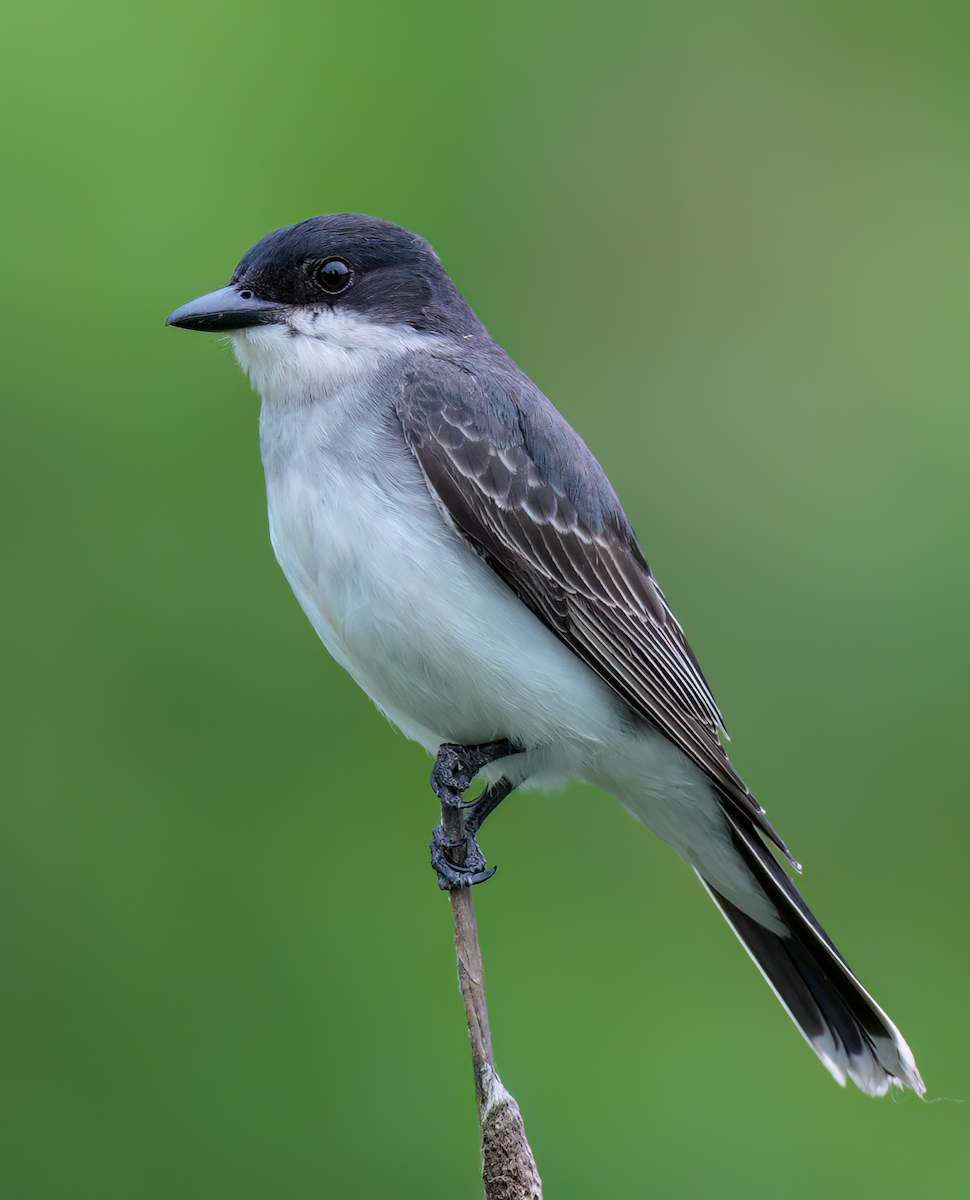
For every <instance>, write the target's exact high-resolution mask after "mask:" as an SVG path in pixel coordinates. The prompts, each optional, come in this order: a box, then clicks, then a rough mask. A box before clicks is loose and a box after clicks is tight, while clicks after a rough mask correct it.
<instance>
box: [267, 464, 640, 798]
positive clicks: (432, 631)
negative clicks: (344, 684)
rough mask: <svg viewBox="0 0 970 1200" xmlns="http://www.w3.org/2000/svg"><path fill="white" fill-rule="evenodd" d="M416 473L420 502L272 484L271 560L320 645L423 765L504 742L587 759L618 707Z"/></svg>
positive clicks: (297, 478)
mask: <svg viewBox="0 0 970 1200" xmlns="http://www.w3.org/2000/svg"><path fill="white" fill-rule="evenodd" d="M414 470H415V480H416V482H417V484H418V485H419V486H420V488H422V489H423V490H424V495H423V496H422V495H421V493H420V492H418V491H417V490H416V489H411V488H407V489H405V490H404V491H403V493H399V491H398V489H397V488H396V487H392V488H391V489H390V490H387V489H386V480H381V481H380V486H378V485H377V483H376V481H367V480H365V479H361V478H360V477H356V478H353V479H350V478H348V479H346V480H339V479H335V478H334V476H333V474H332V473H330V472H327V478H326V482H325V483H324V484H323V486H321V484H320V482H319V481H318V480H314V481H313V482H311V481H309V480H308V479H307V478H306V475H305V473H304V471H302V470H301V471H289V472H287V473H286V474H285V475H284V476H283V477H282V478H281V479H278V480H276V481H273V482H271V483H270V485H269V488H268V492H269V510H270V526H271V535H272V539H273V547H274V549H275V551H276V555H277V558H278V559H279V562H280V565H281V566H282V568H283V571H284V572H285V574H286V577H287V579H288V580H289V582H290V585H291V586H292V588H293V591H294V592H295V593H296V596H297V598H298V599H299V601H300V604H301V605H302V607H303V609H304V611H305V612H306V614H307V616H308V617H309V619H310V621H311V622H312V624H313V626H314V628H315V629H316V631H317V633H318V634H319V636H320V638H321V639H322V640H323V642H324V644H325V645H326V647H327V649H328V650H329V651H330V653H331V654H332V655H333V657H334V658H335V659H336V660H337V661H338V662H339V663H340V664H341V665H342V666H344V667H345V668H346V669H347V671H349V672H350V674H351V675H352V676H353V677H354V679H355V680H356V681H357V682H358V683H359V684H360V686H361V687H362V688H363V689H364V691H366V692H367V694H368V695H369V696H370V697H371V698H372V699H373V700H374V702H375V703H376V704H377V705H378V707H379V708H380V709H382V710H383V711H384V712H385V713H386V714H387V716H388V717H390V719H391V720H392V721H394V723H395V724H396V725H398V726H399V728H400V729H401V730H402V731H403V732H404V733H405V734H406V735H407V736H408V737H411V738H413V739H414V740H415V741H418V742H420V743H421V744H422V745H424V746H425V747H426V748H427V749H428V750H429V751H432V752H433V751H434V750H435V749H436V748H437V746H438V745H440V744H441V743H442V742H446V741H448V742H458V743H462V744H469V745H471V744H476V743H480V742H486V741H491V740H494V739H496V738H500V737H513V738H515V739H516V740H518V741H519V742H520V743H521V744H524V745H527V746H529V747H530V748H532V747H541V746H544V745H547V744H550V743H554V742H556V743H561V742H562V741H563V740H564V739H565V741H566V742H569V741H570V740H573V739H574V740H575V741H576V743H577V747H576V750H577V753H579V754H580V756H581V758H583V759H586V760H588V759H589V758H590V756H591V755H592V756H595V754H596V748H597V746H598V745H599V744H600V743H601V742H602V741H603V739H604V737H608V736H609V731H610V730H611V729H612V730H615V727H616V719H617V710H618V707H619V705H618V702H617V701H616V699H615V698H614V696H613V693H612V692H611V691H610V690H609V689H608V688H607V687H606V685H605V684H603V683H601V682H600V680H599V679H597V677H596V676H595V675H593V673H592V672H591V671H590V670H589V669H588V668H587V667H586V666H585V665H584V664H583V663H582V662H580V660H579V659H577V658H576V657H575V655H573V654H572V653H571V652H570V651H569V650H567V649H566V647H565V646H563V645H562V643H561V642H559V640H558V639H557V638H556V637H555V636H554V635H553V634H552V633H550V632H549V630H548V629H546V627H545V626H544V625H543V624H542V623H541V622H540V621H539V620H538V618H536V617H535V616H533V615H532V613H530V612H529V611H528V609H526V607H525V606H524V605H523V604H522V603H521V601H519V600H518V599H517V598H516V597H515V596H514V595H513V594H512V593H511V592H510V591H509V590H508V589H507V588H506V586H505V585H504V584H503V583H502V582H501V581H500V580H499V579H498V578H497V577H496V576H495V575H494V574H493V572H492V571H491V569H490V568H489V567H488V566H487V565H486V564H485V563H483V562H482V561H481V559H479V558H478V557H477V555H475V554H474V552H473V551H472V550H471V549H470V548H469V547H468V546H467V545H466V544H465V543H464V542H463V541H462V540H460V539H459V537H458V535H457V534H455V533H454V532H453V531H452V530H451V529H450V528H449V527H448V526H447V525H446V524H445V522H444V519H443V518H442V517H441V515H440V514H439V513H438V511H437V509H436V508H435V506H434V503H433V501H432V500H431V497H430V494H429V493H428V492H427V489H426V487H425V485H424V483H423V480H421V478H420V476H419V475H417V473H416V472H417V467H416V464H415V468H414ZM351 483H352V484H353V486H352V487H350V486H347V485H349V484H351ZM405 499H406V506H405V504H404V503H403V501H404V500H405ZM579 773H582V774H585V773H586V771H582V772H579Z"/></svg>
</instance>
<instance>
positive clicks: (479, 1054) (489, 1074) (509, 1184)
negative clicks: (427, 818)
mask: <svg viewBox="0 0 970 1200" xmlns="http://www.w3.org/2000/svg"><path fill="white" fill-rule="evenodd" d="M441 824H442V827H443V830H444V832H445V834H446V835H447V837H448V839H449V840H450V841H451V842H452V844H453V845H454V844H456V843H457V845H458V846H462V845H464V841H465V814H464V812H463V811H462V809H461V808H459V807H458V806H456V805H451V804H442V806H441ZM454 853H455V857H456V858H457V857H458V854H461V855H462V858H463V857H464V854H463V851H460V850H459V851H456V852H454ZM448 894H449V896H450V897H451V910H452V914H453V916H454V918H455V950H456V951H457V953H458V982H459V984H460V986H461V995H462V999H463V1000H464V1002H465V1017H466V1019H467V1021H468V1038H469V1041H470V1042H471V1051H472V1069H473V1070H474V1072H475V1094H476V1096H477V1098H478V1123H479V1125H480V1127H481V1131H482V1179H483V1180H484V1182H485V1198H486V1200H542V1181H541V1180H540V1178H539V1172H538V1171H537V1170H536V1163H535V1159H534V1158H533V1156H532V1148H531V1147H530V1145H529V1142H528V1140H527V1138H526V1136H525V1126H524V1125H523V1123H522V1114H521V1113H520V1112H519V1106H518V1104H516V1102H515V1098H514V1097H513V1096H511V1095H510V1094H509V1093H508V1092H507V1091H506V1090H505V1088H504V1087H503V1085H502V1081H501V1079H499V1077H498V1072H497V1071H496V1070H495V1059H494V1057H493V1055H492V1035H491V1033H490V1031H489V1028H488V1005H487V1004H486V1002H485V978H484V972H483V970H482V951H481V947H480V946H479V944H478V925H477V923H476V921H475V904H474V901H473V900H472V893H471V888H468V887H465V888H455V889H454V890H452V891H451V892H449V893H448Z"/></svg>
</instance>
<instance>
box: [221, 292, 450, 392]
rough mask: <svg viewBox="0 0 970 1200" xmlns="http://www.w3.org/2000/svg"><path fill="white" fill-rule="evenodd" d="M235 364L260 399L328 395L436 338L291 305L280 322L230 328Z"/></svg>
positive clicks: (350, 315)
mask: <svg viewBox="0 0 970 1200" xmlns="http://www.w3.org/2000/svg"><path fill="white" fill-rule="evenodd" d="M230 337H231V340H232V348H233V351H234V352H235V355H236V359H237V360H238V362H239V365H240V366H241V367H242V369H243V370H244V371H245V372H246V374H247V375H248V376H249V378H250V380H251V381H252V385H253V387H254V388H255V389H256V391H258V392H259V394H260V396H262V398H263V400H264V401H267V402H269V403H274V402H277V403H278V402H283V401H293V400H296V401H301V400H302V401H304V402H307V401H310V400H312V399H319V398H321V397H323V396H327V395H330V394H332V393H333V392H335V391H339V390H340V389H342V388H345V387H347V386H348V385H350V384H353V383H354V382H356V381H358V380H363V379H365V378H366V377H367V376H369V375H371V374H373V372H374V371H377V370H379V369H380V368H381V367H384V366H387V365H389V364H390V363H391V362H392V361H393V360H394V359H396V358H400V357H402V356H403V355H405V354H408V353H411V352H412V351H414V350H419V349H422V348H425V349H426V348H428V346H429V344H433V343H434V342H436V341H437V340H438V339H437V338H435V337H433V336H432V335H429V334H426V333H419V332H418V331H417V330H415V329H412V328H411V327H410V326H408V325H397V324H395V325H382V324H379V323H377V322H375V321H369V320H368V319H367V318H366V317H362V316H360V315H359V314H357V313H353V312H348V311H346V310H339V309H338V310H334V309H322V310H313V309H308V308H295V309H292V310H291V311H290V312H289V313H288V314H287V318H286V321H285V323H280V324H276V325H252V326H249V327H248V328H246V329H240V330H237V331H234V332H233V333H232V334H231V335H230Z"/></svg>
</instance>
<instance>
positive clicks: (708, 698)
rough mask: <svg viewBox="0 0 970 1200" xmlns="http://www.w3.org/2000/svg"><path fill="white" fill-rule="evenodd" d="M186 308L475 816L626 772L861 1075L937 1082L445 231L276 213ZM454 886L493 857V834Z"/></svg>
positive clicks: (615, 779) (746, 936)
mask: <svg viewBox="0 0 970 1200" xmlns="http://www.w3.org/2000/svg"><path fill="white" fill-rule="evenodd" d="M168 324H169V325H177V326H179V327H180V328H183V329H197V330H203V331H208V332H215V333H225V334H228V335H229V337H230V339H231V341H232V346H233V349H234V351H235V354H236V357H237V359H238V360H239V362H240V364H241V366H242V367H243V369H244V370H245V371H246V372H248V374H249V377H250V379H251V380H252V382H253V385H254V386H255V388H256V389H257V390H258V392H259V394H260V396H261V397H262V411H261V414H260V422H259V432H260V447H261V451H262V458H263V464H264V467H265V470H266V490H267V495H268V501H269V523H270V537H271V539H272V543H273V549H274V550H275V552H276V557H277V559H278V560H279V563H280V566H281V567H282V568H283V571H284V573H285V575H286V577H287V579H288V580H289V582H290V585H291V587H292V588H293V591H294V592H295V593H296V597H297V599H298V600H299V602H300V604H301V605H302V607H303V610H304V612H305V613H306V615H307V616H308V617H309V618H310V621H311V623H312V624H313V627H314V629H316V631H317V633H318V634H319V635H320V637H321V639H322V640H323V642H324V644H325V645H326V647H327V649H328V650H329V651H330V653H331V654H332V655H333V657H334V658H335V659H336V660H337V662H339V663H340V664H341V665H342V666H343V667H345V668H346V669H347V670H348V671H349V672H350V674H351V675H352V676H353V678H354V679H355V680H356V681H357V683H359V684H360V686H361V687H362V688H363V689H364V691H365V692H366V693H367V694H368V695H369V696H370V697H371V699H372V700H373V701H374V703H375V704H376V705H377V706H378V708H379V709H381V711H382V712H384V713H385V714H386V715H387V716H388V717H389V718H390V719H391V720H392V721H393V722H394V723H395V724H396V725H397V726H398V728H399V729H401V730H402V732H403V733H404V734H405V735H406V736H407V737H409V738H412V739H413V740H414V741H416V742H419V743H420V744H421V745H422V746H424V747H425V749H426V750H427V751H428V752H429V753H430V754H431V755H433V756H436V759H437V761H436V765H435V772H434V774H433V777H432V778H433V783H434V785H435V788H436V790H437V791H438V792H439V795H442V797H443V798H444V799H446V800H447V801H448V802H454V803H457V802H460V799H461V795H462V793H463V792H464V791H465V789H466V788H467V787H468V786H469V785H470V783H471V780H472V778H473V777H474V776H475V775H476V774H478V775H480V777H481V778H482V779H483V780H484V781H485V782H486V783H487V784H488V785H489V786H487V788H486V790H485V792H484V793H483V796H482V798H481V799H480V801H479V802H478V803H477V804H473V805H472V807H471V808H470V817H469V821H468V828H469V831H470V833H471V834H472V835H474V833H475V832H476V831H477V828H478V826H479V825H480V824H481V821H482V820H483V819H484V816H486V815H487V813H488V812H489V811H490V810H491V809H492V808H494V806H495V805H496V804H497V803H498V801H499V800H501V799H502V798H504V797H505V796H506V795H507V794H508V793H509V792H510V791H511V790H512V789H513V788H514V787H516V786H518V785H520V784H528V785H530V786H533V787H550V786H554V785H557V784H562V783H564V782H565V781H566V780H568V779H582V780H586V781H587V782H589V783H592V784H595V785H596V786H597V787H600V788H603V789H605V790H606V791H608V792H611V793H612V794H613V795H614V796H616V798H617V799H618V800H619V801H620V803H621V804H623V805H624V806H625V807H626V808H627V809H629V811H630V812H631V813H633V815H634V816H636V817H638V818H639V819H640V820H641V821H643V822H644V823H645V824H646V825H648V826H649V827H650V828H651V829H652V830H653V831H654V832H655V833H656V834H658V835H659V836H660V837H661V838H662V839H663V840H664V841H665V842H667V843H668V844H669V845H670V846H672V847H673V848H674V849H675V850H676V851H677V853H678V854H680V855H681V856H682V857H683V858H684V859H686V860H687V862H688V863H689V864H690V865H691V866H692V867H693V868H694V870H695V872H696V873H697V875H698V877H699V879H700V881H701V883H702V884H703V885H704V887H705V888H706V889H707V892H708V894H709V895H710V897H711V899H712V900H713V901H714V903H715V904H716V905H717V907H718V908H719V909H720V910H721V913H722V914H723V915H724V917H725V919H726V920H727V922H728V924H729V925H730V926H731V928H732V929H733V930H734V932H735V933H736V934H737V936H738V939H739V940H740V942H741V944H742V945H743V946H744V948H745V949H746V950H747V952H748V954H749V955H750V956H751V958H752V959H753V960H754V962H755V964H756V965H757V966H758V968H759V969H760V970H761V972H762V974H763V975H764V977H765V979H766V980H767V981H768V983H769V985H770V986H771V988H772V990H773V991H774V992H775V995H776V996H777V997H778V999H779V1000H780V1001H781V1003H782V1004H783V1005H784V1007H785V1009H786V1010H787V1012H788V1014H789V1015H790V1016H791V1018H792V1020H793V1021H794V1022H795V1024H796V1025H797V1026H798V1028H799V1029H800V1030H801V1032H802V1034H803V1035H804V1037H805V1039H806V1040H807V1041H808V1042H809V1044H810V1045H811V1047H812V1049H813V1050H814V1051H815V1053H816V1054H817V1055H818V1056H819V1058H820V1059H821V1060H822V1062H823V1063H824V1064H825V1066H826V1067H827V1068H828V1070H829V1071H830V1072H831V1073H832V1075H833V1076H834V1077H835V1079H836V1080H837V1081H838V1082H839V1083H840V1084H843V1085H844V1084H845V1080H846V1076H848V1077H849V1078H851V1079H852V1080H854V1082H855V1083H856V1084H858V1086H859V1087H860V1088H861V1089H862V1090H863V1091H864V1092H867V1093H869V1095H872V1096H878V1095H883V1094H884V1093H885V1092H886V1091H887V1090H888V1089H889V1087H890V1085H891V1084H892V1085H896V1086H898V1087H901V1088H903V1087H910V1088H912V1089H913V1090H914V1091H916V1092H917V1093H919V1094H922V1093H923V1091H924V1090H925V1089H924V1086H923V1082H922V1080H921V1079H920V1076H919V1072H918V1071H917V1069H916V1064H915V1062H914V1060H913V1055H912V1053H911V1051H910V1049H909V1047H908V1046H907V1045H906V1043H905V1041H904V1040H903V1038H902V1036H901V1035H900V1033H899V1031H898V1030H897V1029H896V1027H895V1025H893V1023H892V1022H891V1021H890V1020H889V1018H888V1017H887V1016H886V1014H885V1013H884V1012H883V1011H882V1009H881V1008H879V1006H878V1005H877V1004H876V1003H875V1001H874V1000H873V999H872V997H871V996H870V995H869V994H868V992H866V991H865V989H864V988H863V987H862V985H861V984H860V983H859V981H858V980H857V979H856V977H855V975H853V973H852V971H851V970H850V969H849V966H848V964H847V963H846V961H845V959H844V958H843V957H842V955H841V954H840V953H839V952H838V950H836V948H835V946H834V945H833V944H832V942H831V940H830V939H829V937H828V935H827V934H826V933H825V931H824V930H823V929H822V927H821V925H820V924H819V923H818V921H817V920H816V919H815V917H814V915H813V914H812V912H811V911H810V909H809V908H808V906H807V904H806V903H805V901H804V900H803V899H802V897H801V896H800V895H799V893H798V892H797V891H796V889H795V887H794V886H793V884H792V882H791V880H790V879H789V877H788V875H787V874H786V873H785V871H784V870H783V869H782V867H781V866H780V864H779V862H778V860H777V859H776V857H775V854H774V852H773V851H779V852H780V853H781V854H783V855H784V856H785V857H786V858H787V859H788V861H789V862H790V863H791V864H792V866H793V867H794V868H795V869H796V870H797V869H798V864H797V863H795V860H794V859H793V858H792V856H791V854H790V852H789V851H788V848H787V847H786V846H785V844H784V842H783V841H782V839H781V838H780V837H779V835H778V834H777V833H776V832H775V830H774V829H773V828H772V826H771V824H770V823H769V822H768V820H767V818H766V816H765V814H764V810H763V809H762V808H761V806H760V805H759V804H758V803H757V801H756V800H755V798H754V796H752V794H751V792H750V791H749V790H748V788H747V787H746V786H745V784H744V782H743V780H742V779H741V777H740V776H739V775H738V773H737V771H736V770H735V769H734V767H733V766H732V765H731V762H730V760H729V759H728V757H727V754H726V753H725V752H724V748H723V746H722V743H721V735H722V734H723V732H724V730H723V724H722V721H721V715H720V713H719V712H718V708H717V705H716V704H715V702H714V698H713V696H712V695H711V692H710V689H709V688H708V685H707V682H706V681H705V679H704V676H703V674H702V673H701V669H700V667H699V665H698V663H697V660H696V659H695V658H694V655H693V653H692V652H691V649H690V647H689V646H688V644H687V641H686V639H685V637H684V634H683V631H682V630H681V627H680V625H679V624H678V623H677V621H676V620H675V618H674V616H673V614H672V613H671V611H670V609H669V608H668V607H667V603H666V600H665V599H664V595H663V593H662V592H661V590H660V588H659V587H658V586H657V582H656V580H655V579H654V577H653V575H652V574H651V572H650V568H649V567H648V566H647V562H646V559H645V558H644V556H643V552H642V551H641V549H640V545H639V543H638V541H637V538H636V535H635V534H634V532H633V528H632V526H631V524H630V521H629V520H628V518H627V516H626V513H625V512H624V511H623V508H622V507H621V505H620V502H619V500H618V499H617V497H616V494H615V493H614V491H613V488H612V487H611V486H610V483H609V480H608V479H607V478H606V475H605V474H604V473H603V470H602V468H601V467H600V466H599V464H598V463H597V461H596V459H595V458H594V457H593V455H592V454H591V453H590V451H589V449H588V448H587V446H586V445H585V443H584V442H583V441H582V439H581V438H580V437H579V435H578V434H577V433H576V432H575V431H574V430H573V429H572V428H571V427H570V426H569V425H568V424H567V423H566V421H565V420H564V419H563V417H562V416H560V414H559V413H558V412H557V411H556V409H555V408H554V407H553V406H552V404H551V403H550V402H549V401H548V400H547V399H546V397H545V396H544V395H543V394H542V392H540V391H539V389H538V388H537V387H536V385H535V384H534V383H533V382H532V380H531V379H529V377H528V376H527V375H525V373H524V372H523V371H521V370H520V369H519V368H518V367H517V366H516V364H515V363H514V362H513V361H512V360H511V359H510V358H509V356H508V355H507V354H506V353H505V351H504V350H503V349H502V348H501V347H500V346H498V345H497V344H496V343H495V342H493V341H492V339H491V338H490V337H489V336H488V333H487V332H486V330H485V327H484V326H483V325H482V323H481V322H480V321H479V320H478V318H477V317H476V316H475V314H474V313H473V312H472V310H471V308H470V307H469V305H468V303H467V302H466V301H465V299H464V297H463V296H462V295H461V293H460V292H459V291H458V289H457V288H456V287H455V285H454V284H453V283H452V281H451V279H450V278H449V277H448V275H447V274H446V272H445V270H444V268H443V267H442V266H441V263H440V261H439V259H438V257H437V255H436V254H435V252H434V251H433V250H432V248H431V246H430V245H429V244H428V243H427V242H426V241H425V240H424V239H423V238H421V237H418V236H417V235H416V234H413V233H410V232H409V231H408V230H406V229H402V228H401V227H400V226H399V225H393V224H391V223H390V222H388V221H382V220H378V219H377V218H376V217H368V216H361V215H358V214H353V213H338V214H335V215H331V216H323V217H311V218H310V219H309V220H306V221H301V222H299V223H298V224H296V225H289V226H287V227H286V228H284V229H278V230H276V231H275V232H274V233H270V234H268V235H267V236H266V237H264V238H263V240H262V241H260V242H258V243H257V244H256V245H255V246H254V247H253V248H252V249H251V250H250V251H249V252H248V253H247V254H246V255H245V257H244V258H243V260H242V262H240V264H239V266H238V267H237V268H236V271H235V273H234V274H233V276H232V279H231V280H230V282H229V284H228V286H227V287H224V288H220V289H219V290H218V291H215V292H211V293H210V294H209V295H206V296H202V297H201V298H200V299H198V300H193V301H192V302H191V303H189V304H186V305H183V306H182V307H181V308H179V309H176V311H175V312H173V313H172V315H171V316H170V317H169V318H168ZM451 848H452V847H450V846H449V845H448V844H447V842H446V839H442V837H441V835H440V833H439V834H438V837H437V838H436V843H435V845H434V855H433V860H434V863H435V866H436V869H437V870H438V872H439V878H440V880H441V883H442V886H444V887H456V886H464V885H466V884H469V883H475V882H479V881H480V880H481V879H483V878H486V877H487V875H488V874H489V873H488V872H486V871H485V869H484V866H485V864H484V859H482V858H481V855H480V853H479V852H478V848H477V845H476V844H475V843H474V841H473V840H470V841H469V843H468V850H469V856H468V861H467V862H466V863H465V865H464V866H463V867H461V866H458V865H455V864H454V863H453V862H452V861H451V860H452V859H453V858H454V857H459V858H460V857H461V855H458V856H454V855H452V856H450V855H449V853H448V851H449V849H451Z"/></svg>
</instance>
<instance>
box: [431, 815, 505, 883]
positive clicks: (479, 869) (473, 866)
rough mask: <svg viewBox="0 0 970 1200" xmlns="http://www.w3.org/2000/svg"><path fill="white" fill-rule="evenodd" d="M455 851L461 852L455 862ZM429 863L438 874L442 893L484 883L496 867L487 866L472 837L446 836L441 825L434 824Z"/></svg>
mask: <svg viewBox="0 0 970 1200" xmlns="http://www.w3.org/2000/svg"><path fill="white" fill-rule="evenodd" d="M454 851H464V862H461V863H459V862H456V861H455V858H453V857H452V853H453V852H454ZM456 857H457V856H456ZM431 866H432V868H433V869H434V870H435V872H436V873H437V875H438V887H440V888H441V890H442V891H443V892H450V891H453V890H455V889H456V888H465V887H474V886H475V885H476V884H478V883H484V882H485V880H486V879H491V878H492V876H493V875H494V874H495V871H496V869H497V868H495V867H492V868H491V869H489V867H488V864H487V863H486V861H485V855H484V854H482V850H481V847H480V846H479V844H478V842H476V841H475V839H474V838H473V837H466V838H465V840H464V841H463V842H456V841H454V840H453V839H452V838H449V837H448V836H447V834H446V833H445V831H444V829H443V828H442V827H441V826H440V825H436V826H435V827H434V832H433V834H432V841H431Z"/></svg>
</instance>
